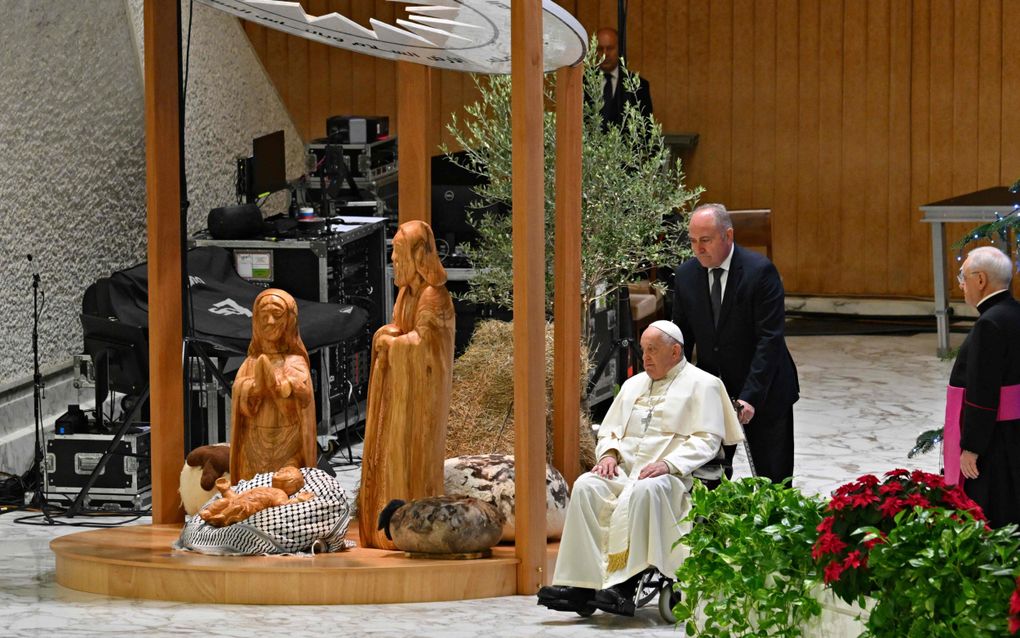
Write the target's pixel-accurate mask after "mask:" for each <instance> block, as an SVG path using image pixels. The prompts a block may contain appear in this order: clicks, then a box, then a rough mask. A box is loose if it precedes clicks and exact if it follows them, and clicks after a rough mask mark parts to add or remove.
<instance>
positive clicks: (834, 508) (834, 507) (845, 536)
mask: <svg viewBox="0 0 1020 638" xmlns="http://www.w3.org/2000/svg"><path fill="white" fill-rule="evenodd" d="M914 508H921V509H933V508H939V509H945V510H956V511H957V513H956V514H954V516H958V517H959V518H960V520H979V521H983V520H985V516H984V513H982V511H981V508H980V507H979V506H978V505H977V503H975V502H974V501H972V500H971V499H970V497H968V496H967V495H966V494H965V493H964V492H963V489H962V488H961V487H960V486H958V485H946V483H945V481H944V480H943V478H942V477H941V476H939V475H937V474H929V473H927V472H921V471H920V470H914V471H909V470H904V469H897V470H892V471H890V472H886V474H885V476H884V477H883V478H882V479H879V478H878V477H876V476H874V475H873V474H867V475H864V476H862V477H860V478H858V479H857V480H856V481H852V482H850V483H847V484H845V485H842V486H840V487H839V488H838V489H836V491H835V492H833V495H832V500H830V501H829V505H828V507H827V508H826V514H827V515H826V516H825V518H823V519H822V522H821V523H820V524H819V525H818V528H817V529H818V540H816V541H815V544H814V546H813V547H812V550H811V557H812V558H813V559H814V560H815V562H816V564H817V565H818V566H819V567H820V568H821V569H822V577H823V580H824V581H825V584H826V585H827V586H828V587H830V588H831V589H832V590H833V592H834V593H835V594H836V595H837V596H839V597H840V598H842V599H843V600H845V601H847V602H852V601H854V600H856V599H858V598H859V597H860V596H863V595H868V594H871V593H872V592H873V589H874V584H873V582H872V580H871V578H870V576H869V573H868V554H869V552H870V550H871V548H872V547H874V546H875V545H877V544H879V543H882V542H885V537H886V536H887V535H888V533H889V531H890V530H891V529H892V528H893V527H894V526H895V525H896V518H895V517H896V515H897V514H898V513H899V512H901V511H904V510H909V511H913V509H914ZM861 528H873V529H872V531H871V533H865V532H864V531H863V530H862V529H861ZM876 530H877V531H876ZM1018 602H1020V600H1018Z"/></svg>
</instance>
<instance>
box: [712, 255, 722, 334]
mask: <svg viewBox="0 0 1020 638" xmlns="http://www.w3.org/2000/svg"><path fill="white" fill-rule="evenodd" d="M722 275H723V269H722V268H713V269H712V319H713V320H714V321H715V325H717V326H718V325H719V308H721V307H722Z"/></svg>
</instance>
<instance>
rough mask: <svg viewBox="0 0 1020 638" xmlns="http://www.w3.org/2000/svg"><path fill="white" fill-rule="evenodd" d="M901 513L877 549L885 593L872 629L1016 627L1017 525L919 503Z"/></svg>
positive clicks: (962, 631)
mask: <svg viewBox="0 0 1020 638" xmlns="http://www.w3.org/2000/svg"><path fill="white" fill-rule="evenodd" d="M894 519H895V525H894V527H893V528H892V529H891V530H890V531H889V532H888V534H887V535H885V536H884V539H885V540H884V542H881V543H879V544H877V545H876V546H875V547H874V548H873V549H872V550H871V554H870V571H871V578H872V581H873V582H874V584H875V590H876V591H877V592H879V594H878V595H877V596H876V598H877V603H876V604H875V606H874V607H873V608H872V609H871V615H870V617H869V618H868V621H867V632H866V633H865V634H864V635H865V636H875V637H879V636H898V637H899V636H902V637H904V638H931V637H942V636H944V637H946V638H949V637H953V638H955V637H957V636H968V637H971V636H973V637H974V638H979V637H983V636H1003V635H1007V632H1010V633H1012V632H1014V631H1016V629H1017V627H1018V626H1020V622H1018V621H1017V617H1016V614H1017V612H1018V611H1020V596H1018V594H1017V592H1016V591H1015V589H1016V586H1017V578H1016V577H1017V572H1018V567H1017V559H1016V556H1017V550H1018V549H1020V537H1018V536H1016V534H1015V532H1016V528H1015V526H1009V527H1004V528H1001V529H996V530H990V529H988V528H987V527H986V526H985V523H984V522H983V521H980V520H974V519H972V518H969V517H961V516H960V515H959V514H958V513H957V512H953V511H951V510H946V509H941V508H938V509H923V508H920V507H918V508H913V509H912V510H905V511H902V512H900V513H898V514H896V516H895V517H894ZM864 531H865V532H866V539H875V538H881V537H882V535H883V532H882V531H881V530H880V529H878V528H874V527H872V528H866V529H865V530H864ZM1011 594H1012V597H1011Z"/></svg>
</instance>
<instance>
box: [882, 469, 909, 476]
mask: <svg viewBox="0 0 1020 638" xmlns="http://www.w3.org/2000/svg"><path fill="white" fill-rule="evenodd" d="M908 474H910V472H909V471H907V470H904V469H903V468H899V469H895V470H889V471H888V472H886V473H885V475H886V476H906V475H908Z"/></svg>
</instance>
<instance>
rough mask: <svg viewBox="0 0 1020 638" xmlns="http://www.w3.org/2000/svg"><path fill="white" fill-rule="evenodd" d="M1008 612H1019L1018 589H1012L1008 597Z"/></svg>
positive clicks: (1019, 594) (1019, 597) (1019, 596)
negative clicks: (1011, 593)
mask: <svg viewBox="0 0 1020 638" xmlns="http://www.w3.org/2000/svg"><path fill="white" fill-rule="evenodd" d="M1009 613H1010V614H1011V615H1013V614H1020V589H1017V590H1014V591H1013V595H1012V596H1010V597H1009Z"/></svg>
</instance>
